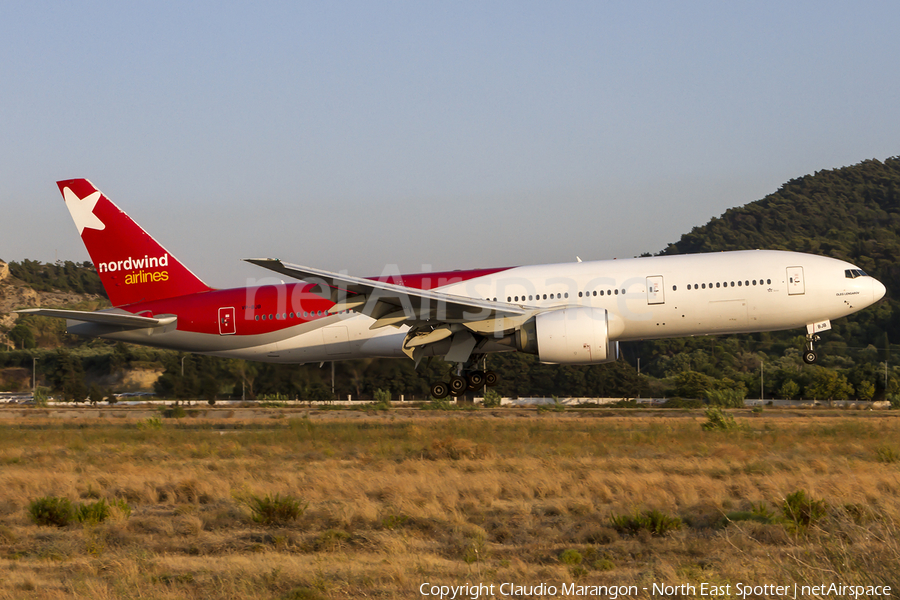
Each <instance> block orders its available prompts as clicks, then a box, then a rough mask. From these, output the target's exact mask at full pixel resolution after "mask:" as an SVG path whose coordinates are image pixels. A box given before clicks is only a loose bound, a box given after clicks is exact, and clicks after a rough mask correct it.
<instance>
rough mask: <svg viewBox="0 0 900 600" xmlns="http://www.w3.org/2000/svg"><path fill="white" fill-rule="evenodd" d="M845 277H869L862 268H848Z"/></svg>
mask: <svg viewBox="0 0 900 600" xmlns="http://www.w3.org/2000/svg"><path fill="white" fill-rule="evenodd" d="M844 277H846V278H847V279H856V278H857V277H868V275H866V272H865V271H863V270H862V269H847V270H846V271H844Z"/></svg>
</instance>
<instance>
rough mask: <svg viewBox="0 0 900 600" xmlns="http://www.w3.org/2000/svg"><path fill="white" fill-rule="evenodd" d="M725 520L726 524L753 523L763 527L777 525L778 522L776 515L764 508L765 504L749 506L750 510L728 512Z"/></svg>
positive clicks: (766, 507) (759, 503)
mask: <svg viewBox="0 0 900 600" xmlns="http://www.w3.org/2000/svg"><path fill="white" fill-rule="evenodd" d="M725 520H726V522H728V521H755V522H757V523H763V524H765V525H768V524H771V523H778V522H779V521H780V519H779V518H778V515H776V514H775V513H774V512H773V511H772V510H771V509H769V507H768V506H766V504H765V502H758V503H754V504H751V505H750V510H740V511H734V512H730V513H728V514H726V515H725ZM726 524H727V523H726Z"/></svg>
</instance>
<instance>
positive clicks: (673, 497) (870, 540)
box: [0, 409, 900, 600]
mask: <svg viewBox="0 0 900 600" xmlns="http://www.w3.org/2000/svg"><path fill="white" fill-rule="evenodd" d="M734 415H735V416H736V417H737V423H738V424H739V425H740V427H739V428H738V429H736V430H729V431H707V430H704V429H703V428H702V427H701V425H702V424H703V423H704V422H705V421H706V419H705V417H704V415H703V413H702V411H698V412H694V413H672V414H671V416H660V414H659V413H652V414H650V413H643V412H641V411H632V412H627V411H613V410H593V411H583V412H575V411H567V412H562V413H554V412H547V413H538V412H537V411H533V410H532V411H525V410H507V409H498V410H496V411H489V410H479V411H475V412H471V413H446V414H423V413H419V412H416V411H397V410H394V411H386V412H384V413H379V414H375V413H372V414H368V415H367V414H353V415H341V414H335V413H325V412H320V413H316V412H315V411H313V413H312V414H309V415H308V416H306V415H302V414H300V413H298V414H296V415H294V416H293V417H291V416H285V415H283V414H281V413H280V411H278V410H272V411H271V414H270V415H268V416H267V417H266V418H260V419H256V420H248V421H242V422H240V423H233V422H229V423H228V424H229V426H230V427H231V428H230V429H227V430H221V429H218V428H220V427H222V425H223V422H224V421H223V420H216V421H202V420H198V419H179V420H175V419H146V420H128V419H104V418H98V419H90V420H80V421H77V422H76V421H66V420H60V419H54V420H49V419H40V418H35V419H28V418H25V419H21V418H20V419H14V420H11V419H4V420H2V422H0V598H37V599H51V598H52V599H56V598H91V599H101V600H102V599H112V598H158V599H181V598H251V599H270V598H272V599H297V600H299V599H310V598H365V597H368V598H375V597H377V598H418V597H421V596H420V593H419V589H420V586H421V585H422V584H423V583H429V584H431V585H442V584H443V585H465V584H467V583H468V584H477V583H484V584H487V585H490V584H494V585H495V587H494V595H495V596H496V597H520V598H525V597H528V598H534V597H562V596H563V594H562V593H561V586H562V584H576V585H578V586H586V587H587V588H589V587H590V586H598V585H604V586H612V585H615V586H636V587H637V588H638V593H636V594H634V593H632V594H626V596H630V597H650V596H651V593H650V592H648V591H644V590H643V588H644V587H650V586H652V584H654V583H657V584H666V585H672V586H675V585H682V584H693V585H695V586H697V587H698V590H699V585H700V584H701V583H703V582H706V583H708V584H715V585H718V586H724V585H728V584H730V585H731V587H730V589H729V592H730V593H729V594H725V595H720V596H716V597H738V593H737V591H738V590H737V588H736V585H737V584H738V583H743V584H748V585H763V584H779V585H788V584H790V585H793V584H794V583H797V584H799V585H820V584H823V583H824V584H830V583H836V584H844V585H861V586H874V585H890V586H892V587H893V594H897V593H900V419H898V418H896V416H897V415H895V414H893V413H889V412H885V413H878V414H874V413H863V412H857V413H853V412H845V413H841V414H835V413H826V412H822V413H819V412H812V411H810V412H808V413H804V414H797V415H793V416H785V413H779V412H778V411H766V412H765V413H763V414H751V413H750V412H748V411H740V412H737V413H734ZM799 491H802V492H804V493H805V495H806V501H804V499H803V498H801V497H800V496H799V495H797V494H795V493H796V492H799ZM45 497H58V498H67V499H68V500H70V501H71V502H72V503H73V504H74V505H76V506H78V505H82V506H87V505H91V504H93V503H96V502H98V501H100V500H105V501H107V502H108V503H111V504H113V505H115V504H116V503H118V505H117V506H113V508H112V510H111V511H110V514H109V515H108V517H106V518H105V519H103V520H100V521H97V520H94V521H90V520H88V521H85V522H78V521H75V520H73V522H71V523H69V524H67V525H64V526H62V527H60V526H52V525H37V524H35V523H34V522H33V519H32V517H31V512H30V506H31V504H32V503H33V502H34V501H36V500H38V499H39V498H45ZM789 497H790V498H791V499H792V502H793V504H791V506H790V509H791V510H787V511H786V510H785V508H784V503H785V499H786V498H789ZM123 501H124V502H123ZM502 583H511V584H514V585H515V586H525V587H524V588H518V589H517V588H510V587H507V588H503V589H504V590H505V591H506V592H515V591H518V592H519V593H507V594H505V595H504V594H501V592H500V589H501V588H500V587H499V586H500V584H502ZM542 583H544V584H546V585H547V586H551V585H552V586H556V588H557V593H556V594H548V593H544V594H541V593H533V592H535V591H536V590H535V589H533V588H531V586H539V585H540V584H542ZM529 588H531V589H529ZM428 589H430V588H426V591H427V590H428ZM721 589H722V588H720V590H721ZM651 590H652V587H651ZM537 591H538V592H540V591H541V590H540V589H538V590H537ZM697 595H699V594H697ZM744 595H746V594H744ZM763 596H765V597H770V596H768V595H767V594H760V595H751V596H749V597H763ZM431 597H436V596H431ZM457 597H459V596H457ZM467 597H471V595H470V596H467ZM603 597H608V596H603ZM657 597H658V596H657ZM805 597H831V596H830V595H829V594H828V593H818V594H815V593H810V594H809V595H806V596H805ZM858 597H883V596H881V595H876V594H874V593H865V592H864V593H863V594H862V595H860V596H858Z"/></svg>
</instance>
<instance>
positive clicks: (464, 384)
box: [450, 375, 469, 396]
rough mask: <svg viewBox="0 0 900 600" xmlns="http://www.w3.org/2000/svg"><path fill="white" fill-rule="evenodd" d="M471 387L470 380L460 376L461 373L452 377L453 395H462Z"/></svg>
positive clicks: (451, 388)
mask: <svg viewBox="0 0 900 600" xmlns="http://www.w3.org/2000/svg"><path fill="white" fill-rule="evenodd" d="M468 387H469V382H468V381H466V378H465V377H460V376H459V375H454V376H453V377H451V378H450V394H451V395H453V396H462V395H463V394H465V393H466V389H468Z"/></svg>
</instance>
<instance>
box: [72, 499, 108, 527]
mask: <svg viewBox="0 0 900 600" xmlns="http://www.w3.org/2000/svg"><path fill="white" fill-rule="evenodd" d="M109 513H110V511H109V504H108V503H107V502H106V500H103V499H101V500H97V501H96V502H89V503H87V504H79V505H78V506H77V507H76V508H75V520H76V521H78V522H79V523H88V524H91V525H95V524H97V523H102V522H103V521H105V520H106V519H108V518H109Z"/></svg>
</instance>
